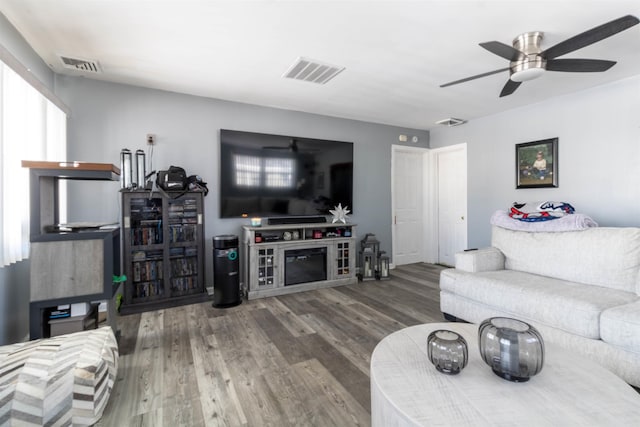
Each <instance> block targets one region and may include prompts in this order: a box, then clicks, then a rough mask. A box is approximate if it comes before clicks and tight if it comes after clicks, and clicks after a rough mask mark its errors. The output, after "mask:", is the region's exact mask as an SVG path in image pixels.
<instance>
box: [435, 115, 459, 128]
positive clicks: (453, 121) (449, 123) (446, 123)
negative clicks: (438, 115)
mask: <svg viewBox="0 0 640 427" xmlns="http://www.w3.org/2000/svg"><path fill="white" fill-rule="evenodd" d="M465 123H467V121H466V120H462V119H456V118H455V117H449V118H448V119H444V120H438V121H437V122H436V124H437V125H443V126H449V127H451V126H460V125H462V124H465Z"/></svg>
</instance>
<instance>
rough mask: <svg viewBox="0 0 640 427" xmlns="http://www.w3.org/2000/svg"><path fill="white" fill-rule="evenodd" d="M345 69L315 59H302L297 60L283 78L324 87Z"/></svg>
mask: <svg viewBox="0 0 640 427" xmlns="http://www.w3.org/2000/svg"><path fill="white" fill-rule="evenodd" d="M344 68H345V67H340V66H337V65H331V64H327V63H324V62H320V61H316V60H315V59H309V58H303V57H300V58H298V59H296V60H295V62H294V63H293V64H292V65H291V67H289V69H288V70H287V72H286V73H284V75H283V76H282V77H285V78H287V79H294V80H304V81H305V82H312V83H319V84H322V85H323V84H325V83H327V82H328V81H329V80H331V79H332V78H334V77H335V76H337V75H338V74H340V73H341V72H342V70H344Z"/></svg>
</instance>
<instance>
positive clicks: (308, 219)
mask: <svg viewBox="0 0 640 427" xmlns="http://www.w3.org/2000/svg"><path fill="white" fill-rule="evenodd" d="M323 222H327V218H325V217H323V216H282V217H276V218H269V225H282V224H319V223H323Z"/></svg>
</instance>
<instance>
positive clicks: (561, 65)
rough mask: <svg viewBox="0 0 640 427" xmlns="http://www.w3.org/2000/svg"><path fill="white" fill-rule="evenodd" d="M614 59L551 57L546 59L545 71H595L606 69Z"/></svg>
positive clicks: (613, 63) (613, 62)
mask: <svg viewBox="0 0 640 427" xmlns="http://www.w3.org/2000/svg"><path fill="white" fill-rule="evenodd" d="M614 65H616V61H605V60H602V59H569V58H567V59H551V60H549V61H547V66H546V69H547V71H569V72H572V73H597V72H601V71H607V70H608V69H609V68H611V67H613V66H614Z"/></svg>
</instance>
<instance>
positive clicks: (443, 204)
mask: <svg viewBox="0 0 640 427" xmlns="http://www.w3.org/2000/svg"><path fill="white" fill-rule="evenodd" d="M436 156H437V165H436V167H437V171H438V172H437V175H438V187H437V188H438V197H437V199H438V262H439V263H440V264H445V265H450V266H453V265H455V256H454V255H455V253H456V252H459V251H461V250H464V249H466V248H467V150H466V146H464V145H463V146H459V147H456V148H454V149H449V150H443V151H441V152H439V153H437V155H436Z"/></svg>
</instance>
